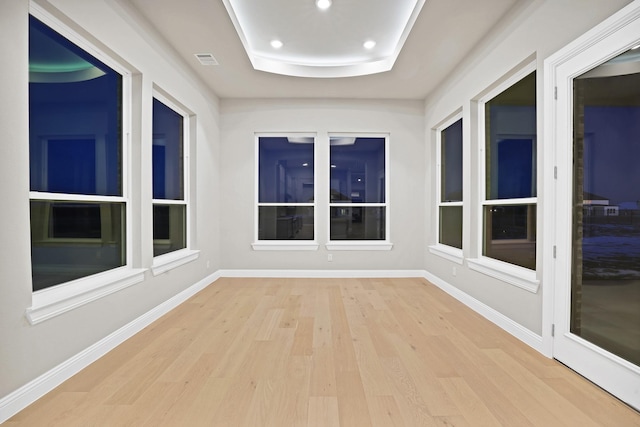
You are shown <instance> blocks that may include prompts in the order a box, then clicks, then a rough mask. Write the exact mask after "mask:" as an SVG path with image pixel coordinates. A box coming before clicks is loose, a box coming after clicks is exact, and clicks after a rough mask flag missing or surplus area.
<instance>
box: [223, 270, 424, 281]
mask: <svg viewBox="0 0 640 427" xmlns="http://www.w3.org/2000/svg"><path fill="white" fill-rule="evenodd" d="M218 272H219V273H220V277H269V278H273V277H282V278H313V279H316V278H321V279H322V278H327V279H343V278H361V279H374V278H376V277H380V278H402V277H424V270H219V271H218Z"/></svg>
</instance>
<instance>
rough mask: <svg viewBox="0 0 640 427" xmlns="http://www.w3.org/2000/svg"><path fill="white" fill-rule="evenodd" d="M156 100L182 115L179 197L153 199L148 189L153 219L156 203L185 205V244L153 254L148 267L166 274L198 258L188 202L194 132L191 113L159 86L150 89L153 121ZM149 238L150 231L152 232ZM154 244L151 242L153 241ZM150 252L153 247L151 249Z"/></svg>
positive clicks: (191, 213) (157, 273)
mask: <svg viewBox="0 0 640 427" xmlns="http://www.w3.org/2000/svg"><path fill="white" fill-rule="evenodd" d="M154 99H156V100H158V101H159V102H161V103H162V104H164V105H165V106H166V107H168V108H170V109H171V110H172V111H174V112H175V113H177V114H178V115H180V116H181V117H182V180H183V181H182V182H183V188H182V199H181V200H175V199H154V198H153V191H152V192H151V193H152V194H151V197H152V199H151V206H152V207H151V210H152V212H151V215H152V218H153V207H155V206H156V205H163V206H166V205H170V206H173V205H177V206H184V207H185V214H184V215H185V218H184V220H185V230H184V232H185V236H184V237H185V247H184V248H181V249H176V250H174V251H171V252H167V253H164V254H160V255H157V256H153V264H152V266H151V272H152V273H153V275H154V276H157V275H159V274H162V273H165V272H167V271H169V270H172V269H174V268H176V267H179V266H181V265H183V264H186V263H188V262H191V261H194V260H196V259H197V258H198V257H199V251H197V250H194V249H193V240H194V239H193V222H194V219H193V216H192V215H193V212H192V210H193V209H192V203H191V175H192V171H191V167H190V165H191V144H192V139H193V131H192V126H191V124H192V121H193V120H194V116H193V114H192V113H191V112H190V111H189V109H188V108H186V107H185V106H184V105H183V104H182V103H180V102H179V101H177V100H175V99H174V98H173V97H171V96H170V95H168V94H167V93H166V92H164V91H163V90H162V89H160V88H159V87H155V86H154V88H153V92H152V97H151V117H152V121H153V100H154ZM153 139H154V137H153V126H152V128H151V141H150V144H151V147H150V152H152V150H153ZM151 162H152V164H151V179H150V182H151V186H152V187H153V160H152V161H151ZM153 221H154V219H152V227H153V224H154V222H153ZM151 236H152V240H155V239H153V232H152V233H151ZM152 246H153V243H152ZM152 254H153V248H152Z"/></svg>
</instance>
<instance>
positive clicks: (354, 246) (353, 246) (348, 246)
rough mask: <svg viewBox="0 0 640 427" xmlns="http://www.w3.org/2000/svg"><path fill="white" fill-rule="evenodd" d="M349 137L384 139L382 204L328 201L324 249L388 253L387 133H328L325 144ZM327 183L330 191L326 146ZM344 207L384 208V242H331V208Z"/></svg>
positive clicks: (388, 137)
mask: <svg viewBox="0 0 640 427" xmlns="http://www.w3.org/2000/svg"><path fill="white" fill-rule="evenodd" d="M340 137H351V138H384V196H385V199H384V203H331V201H329V204H328V208H327V221H328V222H329V223H328V224H327V243H326V244H325V247H326V249H327V250H331V251H389V250H391V249H392V248H393V243H391V237H390V236H391V212H390V209H389V205H390V203H389V200H390V195H389V194H390V191H389V190H390V188H391V186H390V184H389V183H390V179H389V175H390V170H391V167H390V162H389V157H390V156H389V139H390V137H391V135H390V134H388V133H367V132H330V133H329V134H328V138H327V144H329V141H331V138H340ZM327 152H328V156H327V164H326V170H327V175H326V176H327V180H328V181H327V183H328V190H329V192H330V191H331V182H330V176H331V146H330V145H328V146H327ZM340 207H342V208H344V207H368V208H375V207H384V208H385V226H384V227H385V236H384V237H385V239H384V240H331V224H330V221H331V208H340Z"/></svg>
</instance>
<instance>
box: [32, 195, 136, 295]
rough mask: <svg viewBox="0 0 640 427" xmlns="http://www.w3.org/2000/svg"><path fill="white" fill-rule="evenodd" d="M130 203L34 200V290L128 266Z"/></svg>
mask: <svg viewBox="0 0 640 427" xmlns="http://www.w3.org/2000/svg"><path fill="white" fill-rule="evenodd" d="M124 210H125V204H124V203H99V202H82V203H80V202H73V203H70V202H55V201H38V200H32V201H31V262H32V275H33V290H34V291H37V290H40V289H44V288H47V287H50V286H54V285H57V284H60V283H64V282H68V281H71V280H75V279H79V278H81V277H85V276H88V275H91V274H96V273H100V272H103V271H106V270H110V269H113V268H116V267H120V266H123V265H125V259H126V253H125V244H124V230H125V224H124V221H125V216H124Z"/></svg>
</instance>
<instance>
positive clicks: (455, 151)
mask: <svg viewBox="0 0 640 427" xmlns="http://www.w3.org/2000/svg"><path fill="white" fill-rule="evenodd" d="M441 139H442V159H441V168H442V177H441V179H442V183H441V185H442V188H441V200H440V201H442V202H461V201H462V119H460V120H458V121H457V122H455V123H454V124H452V125H451V126H449V127H448V128H446V129H445V130H443V131H442V133H441Z"/></svg>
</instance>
